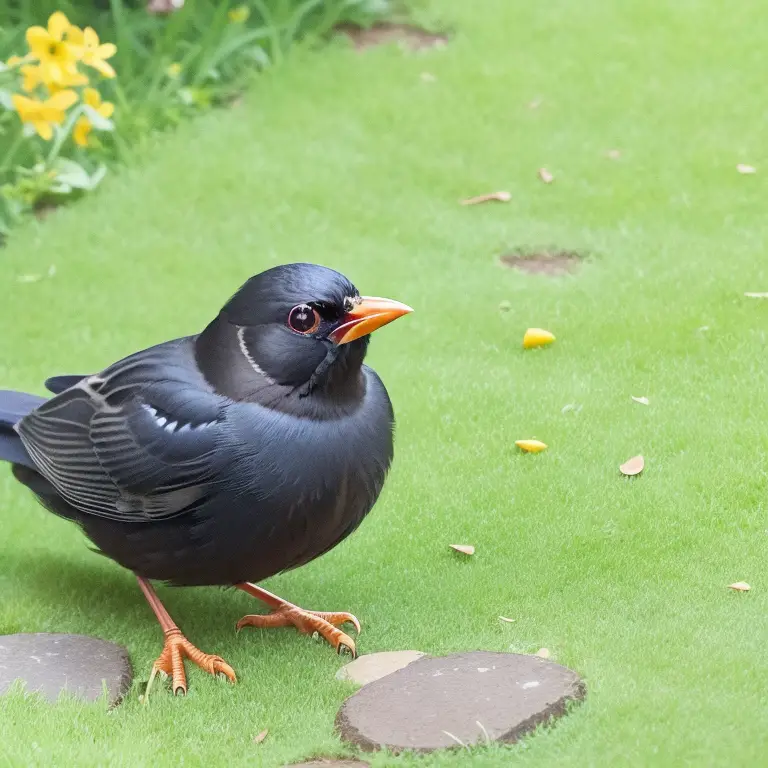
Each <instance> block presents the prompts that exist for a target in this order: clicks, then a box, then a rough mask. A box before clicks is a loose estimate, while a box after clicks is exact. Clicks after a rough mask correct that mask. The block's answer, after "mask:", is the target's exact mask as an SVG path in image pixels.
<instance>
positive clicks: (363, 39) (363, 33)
mask: <svg viewBox="0 0 768 768" xmlns="http://www.w3.org/2000/svg"><path fill="white" fill-rule="evenodd" d="M338 30H339V32H341V33H342V34H343V35H346V36H347V37H348V38H349V39H350V40H351V41H352V44H353V45H354V46H355V48H356V49H357V50H358V51H364V50H366V49H368V48H374V47H376V46H379V45H391V44H392V43H397V44H398V45H401V46H402V47H404V48H407V49H408V50H410V51H424V50H428V49H430V48H441V47H442V46H444V45H446V44H447V43H448V37H447V36H446V35H440V34H436V33H434V32H427V30H426V29H422V28H421V27H413V26H410V25H409V24H391V23H386V22H383V23H381V24H374V26H372V27H370V28H369V29H361V28H360V27H353V26H351V25H349V24H342V25H340V26H339V27H338Z"/></svg>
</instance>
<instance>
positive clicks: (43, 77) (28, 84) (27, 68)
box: [21, 64, 88, 94]
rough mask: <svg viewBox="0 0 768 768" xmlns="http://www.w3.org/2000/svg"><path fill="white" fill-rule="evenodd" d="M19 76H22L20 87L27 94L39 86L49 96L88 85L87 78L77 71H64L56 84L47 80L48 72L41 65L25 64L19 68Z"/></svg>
mask: <svg viewBox="0 0 768 768" xmlns="http://www.w3.org/2000/svg"><path fill="white" fill-rule="evenodd" d="M21 74H22V75H24V80H23V82H22V84H21V87H22V88H23V89H24V90H25V91H27V93H31V92H32V91H34V90H35V88H37V86H38V85H41V84H42V85H45V86H46V87H47V88H48V90H49V92H50V93H51V94H54V93H56V92H57V91H61V90H62V89H64V88H70V87H72V86H75V85H87V84H88V78H87V77H86V76H85V75H84V74H82V73H81V72H78V71H77V70H73V71H68V70H67V71H65V72H64V73H63V74H62V77H61V79H60V80H59V81H58V82H53V81H51V80H48V79H47V74H48V70H47V69H46V68H45V67H43V66H42V65H36V64H25V65H24V66H23V67H22V68H21Z"/></svg>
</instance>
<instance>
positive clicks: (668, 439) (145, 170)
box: [0, 0, 768, 768]
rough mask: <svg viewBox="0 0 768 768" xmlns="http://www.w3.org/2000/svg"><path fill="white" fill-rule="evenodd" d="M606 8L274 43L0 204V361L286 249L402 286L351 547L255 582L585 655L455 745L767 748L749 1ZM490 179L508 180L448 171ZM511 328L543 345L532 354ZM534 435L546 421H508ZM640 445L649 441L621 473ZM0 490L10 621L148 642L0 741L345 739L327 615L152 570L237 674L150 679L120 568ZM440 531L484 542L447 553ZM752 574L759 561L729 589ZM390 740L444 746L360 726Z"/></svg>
mask: <svg viewBox="0 0 768 768" xmlns="http://www.w3.org/2000/svg"><path fill="white" fill-rule="evenodd" d="M614 5H615V7H609V6H610V4H607V3H605V2H601V0H583V2H580V3H577V4H574V3H570V2H566V0H552V2H548V3H523V2H519V1H518V0H486V1H485V2H484V3H482V4H470V3H467V2H464V1H463V0H434V2H432V3H431V4H430V9H429V14H430V16H429V17H430V18H431V19H437V20H439V21H440V22H442V23H444V24H445V25H447V26H449V27H450V28H452V29H453V30H454V34H453V37H452V40H451V42H450V44H449V45H448V46H446V47H445V48H443V49H439V50H432V51H429V52H422V53H418V54H409V53H404V52H402V51H400V50H399V49H398V48H397V47H389V48H379V49H375V50H368V51H366V52H365V53H363V54H362V55H361V54H359V53H357V52H355V51H353V50H352V49H351V48H349V47H348V46H347V45H345V44H342V43H339V44H334V45H332V46H331V47H330V48H329V49H325V50H323V51H320V52H304V53H301V54H297V55H294V56H293V57H292V58H290V59H289V60H288V61H287V62H286V63H285V64H284V65H282V66H281V67H279V68H277V69H276V70H274V71H272V72H271V73H270V74H268V75H265V76H264V77H262V78H260V79H259V81H258V83H257V84H256V86H255V87H254V88H252V89H251V91H250V92H249V94H248V96H247V98H246V99H245V100H244V101H243V103H242V104H239V105H237V106H235V107H233V108H232V109H230V110H227V111H221V112H218V113H216V114H211V115H208V116H206V117H204V118H201V119H200V120H198V121H195V122H194V123H192V124H189V125H186V126H183V127H182V128H181V129H180V130H179V131H177V132H176V133H175V134H174V135H173V136H172V137H169V138H167V139H165V140H161V139H158V141H157V145H156V147H155V148H154V150H153V151H152V152H150V153H149V155H148V157H147V159H146V162H145V164H144V165H143V167H141V168H140V169H137V170H135V171H126V172H123V173H121V174H120V175H119V176H113V177H112V178H110V179H108V180H107V181H106V182H105V185H104V188H103V190H102V191H101V192H100V193H99V194H97V195H95V196H93V197H91V198H90V199H88V200H86V201H83V203H81V204H77V205H75V206H73V207H71V208H68V209H66V210H62V211H60V212H57V213H55V214H53V215H51V216H50V217H48V219H47V220H45V221H44V222H41V223H36V224H30V225H29V226H27V227H26V228H24V229H22V230H21V231H19V232H18V233H17V234H15V235H14V237H13V239H12V241H11V243H10V245H9V246H8V247H7V248H6V249H4V250H3V251H2V252H1V253H0V261H1V262H2V269H1V270H0V273H1V275H2V276H1V277H0V280H2V292H3V300H2V308H0V324H1V325H2V328H3V333H2V336H0V382H2V385H3V386H8V387H14V388H19V389H28V390H30V391H40V390H41V382H42V381H43V379H44V378H45V377H46V376H48V375H50V374H53V373H62V372H73V373H81V372H88V371H95V370H98V369H100V368H101V367H103V366H105V365H106V364H107V363H109V362H111V361H112V360H114V359H116V358H118V357H121V356H123V355H125V354H127V353H129V352H131V351H133V350H135V349H138V348H142V347H145V346H148V345H150V344H153V343H155V342H159V341H162V340H165V339H166V338H171V337H173V336H176V335H183V334H187V333H191V332H196V331H197V330H198V329H201V328H202V327H203V326H204V325H205V324H206V323H207V321H208V320H209V318H211V317H212V316H213V314H214V313H215V312H216V311H217V310H218V308H219V306H220V305H221V304H222V303H223V301H224V300H225V299H226V298H227V297H228V296H229V295H230V293H231V292H232V291H233V290H234V289H235V288H236V287H237V286H238V285H239V284H240V283H241V281H242V280H243V279H244V278H245V277H246V276H248V275H250V274H252V273H255V272H258V271H260V270H261V269H263V268H265V267H267V266H270V265H273V264H276V263H280V262H288V261H295V260H309V261H314V262H319V263H323V264H327V265H329V266H333V267H336V268H338V269H340V270H342V271H343V272H345V273H346V274H348V275H349V276H350V277H351V279H352V280H353V281H354V282H355V283H356V285H357V286H358V287H359V288H360V290H361V291H362V292H364V293H371V294H374V295H383V296H391V297H393V298H397V299H400V300H402V301H404V302H407V303H408V304H410V305H411V306H413V307H415V308H416V310H417V311H416V312H415V313H414V314H413V315H411V316H409V317H408V318H406V319H404V320H401V321H400V322H398V323H395V324H394V325H392V326H391V327H388V328H386V329H384V330H382V331H381V332H380V333H377V335H376V338H375V340H374V343H373V345H372V348H371V353H370V358H369V360H370V362H371V364H372V365H373V366H374V367H375V368H376V369H377V371H378V372H379V373H380V374H381V376H382V378H383V379H384V381H385V383H386V385H387V387H388V389H389V392H390V394H391V396H392V399H393V401H394V404H395V408H396V413H397V417H398V433H397V445H396V461H395V467H394V469H393V472H392V474H391V477H390V479H389V481H388V485H387V487H386V489H385V492H384V494H383V496H382V498H381V500H380V502H379V504H378V505H377V507H376V509H375V510H374V513H373V514H372V515H371V516H370V517H369V518H368V520H367V521H366V522H365V524H364V525H363V526H362V527H361V528H360V530H359V531H358V532H357V533H356V534H355V535H354V536H353V537H351V538H350V539H349V540H348V541H347V542H345V543H344V544H343V545H342V546H340V547H338V548H337V549H335V550H334V551H333V552H332V553H330V554H329V555H327V556H325V557H323V558H322V559H321V560H319V561H316V562H314V563H313V564H311V565H310V566H308V567H306V568H303V569H300V570H297V571H295V572H291V573H287V574H284V575H281V576H279V577H276V578H274V579H272V580H270V582H269V583H268V584H267V586H268V587H269V588H270V589H272V590H273V591H276V592H278V593H279V594H281V595H283V596H285V597H286V598H288V599H290V600H292V601H295V602H297V603H299V604H301V605H302V606H304V607H307V608H314V609H329V610H351V611H352V612H354V613H356V614H357V615H358V617H359V618H360V619H361V621H362V622H363V625H364V631H363V634H362V636H361V638H360V642H359V647H360V650H361V652H363V653H369V652H372V651H379V650H391V649H401V648H414V649H419V650H423V651H426V652H430V653H446V652H451V651H458V650H464V649H472V648H481V649H490V650H498V651H505V650H513V651H518V652H535V651H536V650H537V649H538V648H539V647H542V646H545V647H547V648H549V649H550V651H551V652H552V657H553V658H554V659H555V660H557V661H558V662H561V663H563V664H566V665H567V666H570V667H572V668H574V669H575V670H577V671H578V672H579V673H580V674H581V675H583V677H584V679H585V681H586V684H587V687H588V696H587V700H586V702H585V703H584V704H583V705H581V706H578V707H576V708H574V710H573V711H572V713H571V714H570V716H569V717H567V718H565V719H564V720H561V721H560V722H559V723H558V724H557V725H556V726H555V727H554V728H552V729H549V730H544V731H542V732H540V733H537V734H536V735H535V736H534V737H532V738H530V739H528V740H526V741H525V742H524V743H523V744H521V745H519V746H517V747H514V748H510V749H498V748H492V749H488V750H486V749H478V750H476V751H475V752H474V753H473V755H472V760H473V762H474V763H475V764H478V765H488V766H493V765H509V764H512V765H520V766H552V765H558V766H570V765H573V766H585V765H596V766H607V765H653V766H659V765H665V766H666V765H669V766H680V765H695V766H703V765H723V764H728V765H730V766H755V765H758V764H761V763H763V762H764V760H765V754H766V750H768V708H767V707H766V691H768V661H767V660H766V655H765V645H766V639H768V597H767V595H768V590H767V589H766V587H767V586H768V580H767V579H766V562H768V521H766V500H767V499H768V478H767V477H766V468H768V439H767V438H766V432H767V431H768V430H767V429H766V426H765V425H766V424H768V398H766V394H765V393H766V391H768V390H767V389H766V387H767V386H768V372H767V370H766V365H765V356H766V351H767V349H766V348H767V346H768V339H767V337H766V330H767V329H768V300H761V299H750V298H745V297H744V296H743V293H744V292H745V291H768V259H767V258H766V250H767V248H768V220H766V217H765V200H766V192H767V191H768V189H767V187H766V172H768V165H766V157H767V155H766V150H768V144H767V143H766V134H765V117H766V106H765V72H766V71H768V49H767V48H766V46H765V40H764V35H763V34H762V32H761V31H760V30H759V28H758V26H759V25H758V24H756V23H755V19H756V18H757V17H758V15H759V13H760V11H761V10H762V4H761V3H760V2H758V0H745V2H742V3H725V2H707V1H706V0H680V1H679V2H677V3H674V4H669V3H662V2H660V0H655V1H654V2H648V0H627V1H626V2H623V3H621V4H614ZM470 6H474V9H475V10H472V9H471V7H470ZM424 73H427V75H428V76H425V74H424ZM430 76H431V77H430ZM532 102H533V105H532ZM612 149H618V150H620V157H619V158H618V159H611V158H609V157H607V156H606V153H607V152H608V151H609V150H612ZM738 163H749V164H752V165H755V166H757V168H758V173H757V174H755V175H740V174H739V173H737V171H736V165H737V164H738ZM539 167H546V168H547V169H549V170H550V171H551V172H552V174H553V175H554V177H555V180H554V182H553V183H551V184H544V183H542V182H541V181H540V180H539V179H538V178H537V169H538V168H539ZM497 189H505V190H508V191H509V192H510V193H511V194H512V200H511V202H509V203H507V204H503V203H489V204H487V205H483V206H477V207H461V206H459V205H458V200H459V199H461V198H463V197H467V196H469V195H474V194H480V193H484V192H491V191H494V190H497ZM518 247H557V248H564V249H569V250H575V251H578V252H581V253H584V254H587V255H588V257H589V258H588V259H587V260H586V261H585V262H584V264H583V266H582V267H581V269H580V270H579V271H578V272H577V273H576V274H574V275H572V276H568V277H565V278H560V279H552V278H548V277H543V276H534V275H524V274H521V273H519V272H516V271H513V270H509V269H506V268H503V267H501V266H500V265H499V263H498V257H499V255H501V254H503V253H504V252H506V251H509V250H512V249H514V248H518ZM51 265H55V268H56V270H55V275H54V276H53V277H47V276H46V277H44V278H43V279H41V280H39V281H36V282H19V279H18V278H19V277H20V276H23V275H46V274H47V271H48V269H49V267H50V266H51ZM502 302H509V304H510V305H511V308H510V309H509V311H507V312H502V311H500V309H499V305H500V304H501V303H502ZM529 326H539V327H542V328H547V329H549V330H551V331H552V332H554V333H555V334H556V335H557V338H558V340H557V342H556V344H554V345H553V346H552V347H549V348H547V349H544V350H539V351H523V350H522V348H521V339H522V335H523V332H524V331H525V329H526V328H527V327H529ZM631 395H636V396H647V397H648V398H649V400H650V405H648V406H644V405H641V404H637V403H635V402H633V401H632V400H631V399H630V396H631ZM566 405H571V406H572V407H570V408H564V406H566ZM528 437H537V438H539V439H542V440H544V441H545V442H546V443H548V444H549V446H550V448H549V450H548V451H547V452H545V453H542V454H538V455H521V454H519V453H518V452H517V450H516V449H515V447H514V441H515V440H516V439H519V438H528ZM637 453H642V454H643V455H644V456H645V457H646V469H645V472H644V473H643V475H641V476H640V477H639V478H636V479H634V480H629V479H627V478H623V477H621V476H620V474H619V472H618V465H619V464H620V463H621V462H622V461H624V460H625V459H627V458H628V457H630V456H632V455H634V454H637ZM0 515H1V516H2V530H3V533H2V537H0V595H1V596H2V603H1V604H0V632H1V633H7V632H17V631H25V632H31V631H42V632H47V631H56V632H73V633H83V634H95V635H98V636H101V637H104V638H106V639H109V640H113V641H116V642H119V643H122V644H124V645H126V646H127V648H128V649H129V651H130V654H131V658H132V661H133V664H134V668H135V673H136V686H135V690H134V691H133V692H132V694H131V695H130V696H129V697H128V699H127V700H126V701H125V703H124V704H123V705H122V706H120V707H119V708H117V709H115V710H114V711H112V712H107V711H105V707H104V706H102V705H98V704H97V705H84V704H79V703H74V702H67V703H63V704H60V705H58V706H55V707H53V706H49V705H47V704H44V703H42V702H39V701H37V700H34V699H24V698H22V697H21V696H13V697H11V698H7V699H3V700H2V705H0V733H2V734H3V737H2V742H0V764H3V765H5V764H7V765H9V766H28V765H45V766H55V765H84V766H96V765H110V766H143V765H146V766H154V765H179V764H182V762H183V764H184V765H193V766H197V765H200V766H202V765H206V766H208V765H218V764H227V765H246V764H247V765H258V766H265V768H268V767H271V766H279V765H283V764H285V763H287V762H291V761H298V760H299V759H301V758H307V757H309V756H312V755H316V754H322V755H330V754H343V753H345V751H344V748H343V746H342V745H341V744H340V742H339V741H338V740H337V738H336V737H335V736H334V733H333V718H334V715H335V712H336V709H337V707H338V706H339V705H340V703H341V702H342V701H343V699H344V698H345V697H346V696H347V695H348V694H349V693H350V692H351V688H350V687H349V686H348V685H346V684H342V683H340V682H337V681H336V680H335V679H334V673H335V671H336V670H337V669H338V667H339V666H340V664H341V663H342V662H341V661H340V660H339V659H338V658H337V657H335V656H334V654H333V653H332V651H331V650H330V649H329V648H328V647H323V646H322V645H319V644H316V643H314V642H312V640H311V639H309V638H307V637H304V636H300V635H299V634H298V633H295V632H292V631H288V630H279V631H277V630H273V631H264V632H262V631H251V632H249V631H248V630H244V631H243V632H242V633H241V634H240V635H239V636H236V635H235V633H234V631H233V627H234V622H235V621H236V620H237V619H238V618H239V617H240V616H241V615H242V614H244V613H247V612H251V611H252V610H253V609H254V608H255V606H254V604H253V601H252V600H250V599H249V598H248V597H247V596H246V595H244V594H239V593H238V594H235V593H233V592H232V591H221V590H216V589H195V590H191V589H190V590H173V589H162V588H161V589H160V594H161V596H162V597H163V598H164V599H165V600H166V605H167V606H168V608H169V610H170V611H171V613H172V614H173V615H174V617H175V618H176V619H177V620H178V622H179V624H180V625H181V627H182V628H183V629H184V630H185V632H186V633H187V635H188V637H189V638H190V639H191V640H192V641H193V642H195V643H196V644H198V645H199V646H200V647H201V648H202V649H204V650H206V651H209V652H215V653H219V654H221V655H222V656H224V657H225V658H226V659H227V660H228V661H229V662H230V663H231V664H232V665H233V666H234V667H235V669H236V671H237V673H238V675H239V678H240V682H239V683H238V685H237V686H236V687H230V686H229V685H227V684H225V683H222V682H219V681H216V680H213V679H211V678H209V677H208V676H206V675H204V674H203V673H202V672H200V671H199V670H197V669H196V668H193V667H192V666H190V667H189V668H188V669H189V672H190V691H189V695H188V696H187V697H186V698H185V699H184V698H174V697H172V696H171V695H170V694H167V695H166V694H165V693H163V692H162V691H160V689H159V687H158V695H156V696H154V698H153V701H152V703H151V705H150V706H149V707H145V706H143V705H142V704H141V703H140V702H139V700H138V693H139V686H140V682H141V681H143V680H146V679H147V676H148V673H149V670H150V666H151V663H152V661H153V660H154V658H155V657H156V655H157V654H158V653H159V651H160V647H161V634H160V630H159V628H158V626H157V624H156V622H155V620H154V617H153V616H152V614H151V612H150V610H149V608H148V607H147V605H146V604H145V603H144V601H143V598H142V597H141V594H140V592H139V590H138V589H137V587H136V585H135V581H134V579H133V577H132V576H131V574H129V573H127V572H124V571H122V570H121V569H120V568H119V567H118V566H116V565H114V564H113V563H111V562H109V561H107V560H105V559H104V558H100V557H97V556H96V555H93V554H92V553H91V552H89V550H88V549H87V547H86V545H85V542H84V540H83V538H82V536H81V535H80V534H79V533H78V531H77V530H75V529H74V528H73V527H72V526H70V525H69V524H67V523H66V522H64V521H61V520H58V519H56V518H54V517H53V516H51V515H49V514H48V513H46V512H45V511H44V510H43V509H42V508H40V507H38V506H37V505H36V503H35V502H34V500H33V499H32V498H31V497H30V496H29V495H28V494H27V493H26V492H25V491H24V490H23V489H22V488H20V487H19V486H17V485H16V484H15V483H14V482H13V481H12V479H11V477H10V474H9V473H8V472H7V471H6V470H2V473H1V474H0ZM456 542H459V543H471V544H474V545H475V546H476V548H477V553H476V554H475V556H474V557H473V558H471V559H470V560H462V559H460V557H459V556H457V555H453V554H452V553H451V552H450V550H449V549H448V546H447V545H448V544H449V543H456ZM740 580H744V581H747V582H749V583H750V584H751V585H752V591H751V592H749V593H747V594H743V593H735V592H732V591H730V590H728V589H727V585H728V584H729V583H731V582H735V581H740ZM499 615H504V616H508V617H512V618H514V619H515V622H514V623H511V624H506V623H502V622H500V621H499V620H498V616H499ZM264 728H268V729H269V735H268V737H267V739H266V740H265V741H264V742H263V743H262V744H258V745H257V744H254V743H253V737H254V736H255V735H256V734H257V733H259V732H260V731H261V730H263V729H264ZM412 763H413V764H419V765H424V766H459V765H465V764H466V763H467V755H466V754H463V753H461V752H458V753H454V754H443V755H435V756H431V757H428V758H426V759H419V760H416V759H415V758H409V757H401V758H399V759H395V758H392V757H391V756H386V755H379V756H377V757H375V758H374V759H373V765H374V766H381V765H390V764H398V765H401V764H402V765H410V764H412Z"/></svg>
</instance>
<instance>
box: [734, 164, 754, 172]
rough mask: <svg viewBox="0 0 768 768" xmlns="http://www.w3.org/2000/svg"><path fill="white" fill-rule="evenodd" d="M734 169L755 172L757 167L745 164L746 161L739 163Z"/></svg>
mask: <svg viewBox="0 0 768 768" xmlns="http://www.w3.org/2000/svg"><path fill="white" fill-rule="evenodd" d="M736 170H737V171H738V172H739V173H741V174H745V175H748V174H751V173H757V168H755V166H754V165H747V164H746V163H739V164H738V165H737V166H736Z"/></svg>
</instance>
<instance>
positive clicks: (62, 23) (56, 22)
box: [48, 11, 72, 40]
mask: <svg viewBox="0 0 768 768" xmlns="http://www.w3.org/2000/svg"><path fill="white" fill-rule="evenodd" d="M71 26H72V25H71V24H70V23H69V19H68V18H67V17H66V16H65V15H64V14H63V13H62V12H61V11H56V13H52V14H51V17H50V18H49V19H48V31H49V32H50V33H51V36H52V37H54V38H56V40H62V39H63V37H64V33H65V32H67V31H68V30H69V28H70V27H71Z"/></svg>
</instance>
